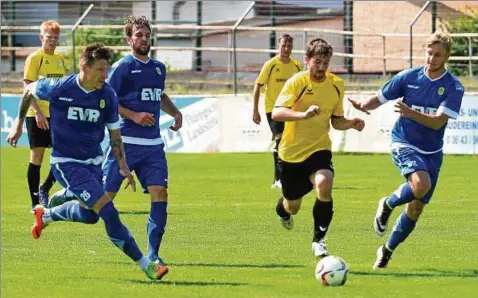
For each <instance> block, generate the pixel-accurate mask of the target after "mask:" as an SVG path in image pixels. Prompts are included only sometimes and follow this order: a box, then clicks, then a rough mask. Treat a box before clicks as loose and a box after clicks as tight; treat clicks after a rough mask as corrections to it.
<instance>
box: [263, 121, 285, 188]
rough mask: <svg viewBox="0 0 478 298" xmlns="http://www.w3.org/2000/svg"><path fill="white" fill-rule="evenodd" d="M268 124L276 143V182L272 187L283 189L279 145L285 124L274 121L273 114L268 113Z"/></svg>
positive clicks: (274, 149)
mask: <svg viewBox="0 0 478 298" xmlns="http://www.w3.org/2000/svg"><path fill="white" fill-rule="evenodd" d="M266 117H267V122H268V123H269V127H270V129H271V132H272V139H273V142H274V147H273V149H272V156H273V161H274V182H273V183H272V185H271V187H272V188H281V187H282V185H281V182H280V171H279V165H278V163H279V152H278V149H279V143H280V141H281V138H282V132H283V131H284V122H278V121H274V120H272V114H271V113H267V114H266Z"/></svg>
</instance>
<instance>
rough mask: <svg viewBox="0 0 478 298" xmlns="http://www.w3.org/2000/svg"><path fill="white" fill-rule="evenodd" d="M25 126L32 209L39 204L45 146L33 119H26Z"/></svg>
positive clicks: (28, 180)
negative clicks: (28, 148) (28, 144)
mask: <svg viewBox="0 0 478 298" xmlns="http://www.w3.org/2000/svg"><path fill="white" fill-rule="evenodd" d="M25 126H26V128H27V133H28V142H29V143H30V161H29V164H28V170H27V182H28V189H29V192H30V198H31V206H32V209H33V208H34V207H35V206H36V205H37V204H39V203H40V197H39V193H38V192H39V188H40V169H41V164H42V162H43V155H44V152H45V147H47V146H45V145H43V144H42V140H41V139H40V138H39V135H40V134H41V129H40V128H39V127H38V126H37V124H36V120H35V117H27V118H26V120H25Z"/></svg>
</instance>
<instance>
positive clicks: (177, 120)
mask: <svg viewBox="0 0 478 298" xmlns="http://www.w3.org/2000/svg"><path fill="white" fill-rule="evenodd" d="M182 126H183V114H181V112H178V113H177V114H176V115H174V124H173V125H171V126H170V127H169V129H171V130H172V131H178V130H179V129H180V128H181V127H182Z"/></svg>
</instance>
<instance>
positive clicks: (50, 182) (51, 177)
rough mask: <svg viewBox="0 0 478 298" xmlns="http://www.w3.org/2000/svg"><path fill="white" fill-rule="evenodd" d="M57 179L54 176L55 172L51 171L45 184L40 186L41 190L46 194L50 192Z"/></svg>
mask: <svg viewBox="0 0 478 298" xmlns="http://www.w3.org/2000/svg"><path fill="white" fill-rule="evenodd" d="M55 181H56V179H55V176H54V175H53V171H52V170H50V172H49V173H48V177H46V179H45V182H43V184H42V185H41V186H40V189H41V190H43V191H45V192H47V193H48V192H50V189H51V187H52V186H53V183H55Z"/></svg>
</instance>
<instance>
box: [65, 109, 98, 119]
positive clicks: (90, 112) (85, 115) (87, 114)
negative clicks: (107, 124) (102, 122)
mask: <svg viewBox="0 0 478 298" xmlns="http://www.w3.org/2000/svg"><path fill="white" fill-rule="evenodd" d="M99 117H100V112H99V111H98V110H94V109H83V108H80V107H69V108H68V117H67V118H68V119H69V120H80V121H88V122H98V118H99Z"/></svg>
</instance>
